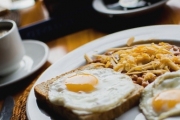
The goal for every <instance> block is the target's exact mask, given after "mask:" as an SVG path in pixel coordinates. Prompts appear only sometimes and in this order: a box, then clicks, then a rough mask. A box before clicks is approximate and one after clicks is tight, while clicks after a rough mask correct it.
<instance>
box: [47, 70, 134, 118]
mask: <svg viewBox="0 0 180 120" xmlns="http://www.w3.org/2000/svg"><path fill="white" fill-rule="evenodd" d="M134 89H135V85H134V83H133V82H132V79H131V78H130V77H129V76H127V75H125V74H122V73H119V72H115V71H114V70H112V69H110V68H97V69H85V70H76V71H74V72H71V73H68V74H65V75H64V76H62V77H60V78H59V79H58V80H56V81H54V82H53V83H52V84H51V85H49V93H48V97H49V100H50V102H52V103H53V104H55V105H62V106H64V107H66V108H69V109H71V110H73V112H75V113H77V114H89V113H94V112H103V111H107V110H110V109H113V108H115V107H116V106H118V105H120V104H121V103H122V102H124V101H125V100H126V98H127V96H128V95H130V94H131V92H133V91H134Z"/></svg>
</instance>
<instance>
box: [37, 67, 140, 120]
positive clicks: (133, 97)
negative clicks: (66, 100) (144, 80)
mask: <svg viewBox="0 0 180 120" xmlns="http://www.w3.org/2000/svg"><path fill="white" fill-rule="evenodd" d="M94 67H97V68H98V67H102V66H101V65H98V66H94V64H93V65H87V66H83V67H81V68H79V69H81V70H82V69H91V68H94ZM79 69H76V70H79ZM76 70H72V71H70V72H68V73H71V72H74V71H76ZM66 74H67V73H65V74H62V75H60V76H57V77H56V78H52V79H51V80H48V81H46V82H43V83H41V84H38V85H36V86H35V88H34V93H35V96H36V98H37V99H38V100H39V101H42V102H44V103H45V104H46V105H48V107H49V108H50V109H52V110H53V111H54V112H56V113H57V114H58V115H59V116H62V117H64V118H66V119H67V120H112V119H114V118H116V117H118V116H120V115H122V114H123V113H125V112H126V111H128V110H129V109H130V108H132V107H134V106H136V105H137V104H138V103H139V99H140V96H141V92H142V90H143V87H142V86H140V85H137V84H135V86H136V90H135V91H133V92H132V93H131V94H130V95H129V96H128V97H127V99H126V101H124V102H123V103H122V104H121V105H120V106H118V107H116V108H114V109H111V110H109V111H106V112H101V113H93V114H88V115H78V114H75V113H74V112H72V110H70V109H68V108H65V107H63V106H56V105H54V104H52V103H51V102H50V101H49V99H48V85H49V84H51V83H52V82H53V81H55V80H57V79H58V78H60V77H62V76H64V75H66Z"/></svg>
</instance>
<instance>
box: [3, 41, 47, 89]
mask: <svg viewBox="0 0 180 120" xmlns="http://www.w3.org/2000/svg"><path fill="white" fill-rule="evenodd" d="M23 45H24V48H25V56H24V57H23V59H22V61H21V62H20V67H19V68H18V69H17V70H16V71H14V72H13V73H11V74H8V75H6V76H3V77H0V87H4V86H6V85H10V84H13V83H15V82H17V81H20V80H22V79H23V78H25V77H27V76H29V75H30V74H32V73H34V72H35V71H36V70H38V69H39V68H40V67H41V66H42V65H43V64H44V63H45V62H46V60H47V57H48V53H49V48H48V46H47V45H46V44H45V43H43V42H40V41H36V40H24V41H23Z"/></svg>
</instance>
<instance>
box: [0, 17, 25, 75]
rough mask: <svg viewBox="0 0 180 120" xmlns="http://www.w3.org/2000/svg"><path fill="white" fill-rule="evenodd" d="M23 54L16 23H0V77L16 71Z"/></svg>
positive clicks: (9, 21)
mask: <svg viewBox="0 0 180 120" xmlns="http://www.w3.org/2000/svg"><path fill="white" fill-rule="evenodd" d="M24 54H25V50H24V46H23V43H22V39H21V37H20V34H19V31H18V28H17V25H16V23H15V22H14V21H12V20H2V21H0V76H4V75H7V74H10V73H12V72H13V71H15V70H17V69H18V68H19V66H20V61H21V60H22V58H23V56H24Z"/></svg>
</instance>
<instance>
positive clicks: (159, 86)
mask: <svg viewBox="0 0 180 120" xmlns="http://www.w3.org/2000/svg"><path fill="white" fill-rule="evenodd" d="M139 107H140V109H141V110H142V112H143V114H144V115H145V117H146V118H147V120H163V119H165V118H168V117H170V116H175V115H180V71H176V72H167V73H165V74H163V75H161V76H159V77H158V78H157V79H156V80H155V81H154V82H153V83H151V84H149V85H148V86H147V87H146V88H145V89H144V91H143V92H142V97H141V100H140V104H139Z"/></svg>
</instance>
